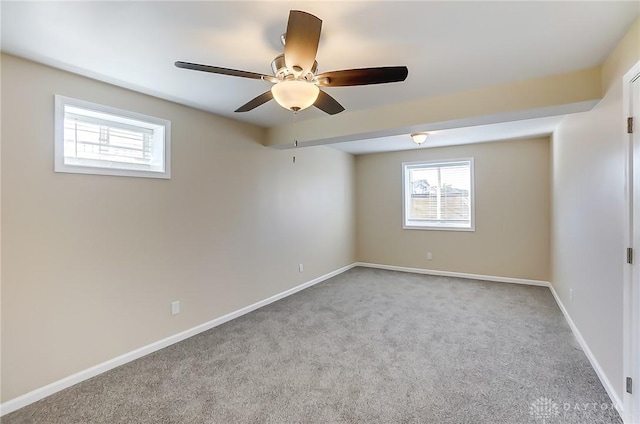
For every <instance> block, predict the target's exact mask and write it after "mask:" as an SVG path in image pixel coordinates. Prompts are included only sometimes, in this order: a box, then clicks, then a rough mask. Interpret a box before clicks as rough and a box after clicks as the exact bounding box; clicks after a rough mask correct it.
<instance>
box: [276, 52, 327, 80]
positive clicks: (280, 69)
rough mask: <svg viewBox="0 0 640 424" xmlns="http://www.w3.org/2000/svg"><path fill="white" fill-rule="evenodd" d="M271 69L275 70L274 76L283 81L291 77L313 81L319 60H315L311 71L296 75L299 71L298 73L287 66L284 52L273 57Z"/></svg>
mask: <svg viewBox="0 0 640 424" xmlns="http://www.w3.org/2000/svg"><path fill="white" fill-rule="evenodd" d="M271 70H272V71H273V76H275V77H276V78H278V79H279V80H281V81H284V80H289V79H300V80H304V81H309V82H312V81H313V79H314V78H315V74H316V71H317V70H318V62H317V61H315V60H314V61H313V67H312V68H311V70H310V71H309V72H307V73H306V74H302V75H299V76H296V75H297V74H299V73H296V72H294V71H293V70H291V69H289V68H288V67H287V64H286V63H285V61H284V54H281V55H278V56H276V58H275V59H273V62H271Z"/></svg>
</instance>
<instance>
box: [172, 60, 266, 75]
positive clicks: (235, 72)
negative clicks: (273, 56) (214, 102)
mask: <svg viewBox="0 0 640 424" xmlns="http://www.w3.org/2000/svg"><path fill="white" fill-rule="evenodd" d="M175 65H176V66H177V67H178V68H183V69H192V70H194V71H202V72H211V73H214V74H222V75H231V76H232V77H242V78H252V79H262V77H268V75H262V74H257V73H255V72H248V71H238V70H237V69H228V68H219V67H217V66H209V65H200V64H197V63H189V62H180V61H178V62H176V63H175Z"/></svg>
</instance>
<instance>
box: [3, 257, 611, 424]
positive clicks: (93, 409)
mask: <svg viewBox="0 0 640 424" xmlns="http://www.w3.org/2000/svg"><path fill="white" fill-rule="evenodd" d="M543 422H544V423H546V424H553V423H581V424H583V423H620V422H621V421H620V418H619V417H618V414H617V413H616V412H615V411H614V410H613V409H612V407H611V401H610V399H609V398H608V397H607V394H606V392H605V390H604V389H603V387H602V385H601V384H600V382H599V380H598V378H597V376H596V374H595V372H594V371H593V369H592V368H591V366H590V365H589V361H588V360H587V358H586V356H585V355H584V353H583V352H582V350H580V347H579V346H578V344H577V342H576V341H575V339H574V337H573V335H572V333H571V331H570V329H569V327H568V326H567V324H566V322H565V320H564V318H563V316H562V314H561V312H560V310H559V309H558V307H557V305H556V304H555V302H554V300H553V297H552V295H551V293H550V291H549V290H548V289H547V288H543V287H530V286H521V285H514V284H504V283H492V282H484V281H472V280H463V279H455V278H444V277H432V276H425V275H415V274H407V273H399V272H391V271H381V270H374V269H366V268H355V269H352V270H350V271H348V272H346V273H344V274H342V275H339V276H337V277H334V278H332V279H330V280H328V281H326V282H324V283H321V284H318V285H316V286H314V287H312V288H309V289H307V290H304V291H303V292H300V293H298V294H296V295H293V296H291V297H289V298H286V299H283V300H281V301H279V302H276V303H274V304H272V305H269V306H267V307H264V308H262V309H259V310H257V311H255V312H252V313H250V314H248V315H245V316H243V317H241V318H238V319H236V320H234V321H231V322H229V323H226V324H224V325H222V326H220V327H217V328H214V329H212V330H210V331H207V332H205V333H202V334H200V335H198V336H195V337H192V338H191V339H188V340H185V341H184V342H181V343H178V344H176V345H173V346H171V347H168V348H166V349H163V350H161V351H158V352H156V353H154V354H152V355H149V356H147V357H145V358H142V359H139V360H137V361H134V362H132V363H129V364H127V365H124V366H122V367H120V368H117V369H115V370H112V371H110V372H108V373H105V374H103V375H101V376H98V377H95V378H93V379H91V380H88V381H86V382H83V383H81V384H78V385H76V386H74V387H72V388H69V389H67V390H64V391H62V392H59V393H57V394H55V395H53V396H50V397H49V398H47V399H44V400H42V401H39V402H37V403H35V404H33V405H30V406H28V407H26V408H23V409H21V410H19V411H16V412H14V413H12V414H9V415H7V416H6V417H4V419H3V420H2V423H3V424H17V423H64V424H71V423H108V424H113V423H145V424H146V423H163V424H164V423H189V424H192V423H455V424H462V423H469V424H471V423H473V424H481V423H505V424H517V423H543Z"/></svg>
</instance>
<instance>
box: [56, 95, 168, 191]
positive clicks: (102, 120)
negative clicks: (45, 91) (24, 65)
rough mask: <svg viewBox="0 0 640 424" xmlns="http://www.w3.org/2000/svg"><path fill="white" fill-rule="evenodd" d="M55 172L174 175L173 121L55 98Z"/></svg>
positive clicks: (165, 176) (133, 175)
mask: <svg viewBox="0 0 640 424" xmlns="http://www.w3.org/2000/svg"><path fill="white" fill-rule="evenodd" d="M55 101H56V116H55V126H56V128H55V168H54V169H55V171H56V172H71V173H81V174H99V175H119V176H128V177H148V178H171V171H170V169H171V164H170V157H171V122H169V121H167V120H165V119H160V118H154V117H151V116H146V115H141V114H138V113H134V112H129V111H126V110H121V109H116V108H113V107H109V106H103V105H99V104H96V103H90V102H86V101H83V100H77V99H72V98H69V97H64V96H56V97H55Z"/></svg>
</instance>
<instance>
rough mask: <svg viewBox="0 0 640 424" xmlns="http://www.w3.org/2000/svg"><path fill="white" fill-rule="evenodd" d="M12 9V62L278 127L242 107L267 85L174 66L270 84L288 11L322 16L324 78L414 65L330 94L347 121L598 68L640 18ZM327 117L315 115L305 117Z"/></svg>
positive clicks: (562, 6) (322, 7) (602, 12)
mask: <svg viewBox="0 0 640 424" xmlns="http://www.w3.org/2000/svg"><path fill="white" fill-rule="evenodd" d="M0 7H1V19H2V21H1V23H2V32H1V36H2V39H1V46H2V51H4V52H7V53H10V54H14V55H17V56H21V57H24V58H27V59H31V60H34V61H37V62H41V63H44V64H48V65H51V66H54V67H58V68H61V69H65V70H69V71H72V72H76V73H79V74H82V75H86V76H89V77H92V78H95V79H98V80H102V81H106V82H109V83H113V84H117V85H120V86H123V87H126V88H130V89H133V90H136V91H140V92H143V93H147V94H151V95H154V96H157V97H160V98H164V99H168V100H172V101H176V102H179V103H183V104H186V105H190V106H193V107H196V108H199V109H204V110H207V111H211V112H213V113H216V114H219V115H223V116H228V117H231V118H234V119H239V120H242V121H246V122H250V123H254V124H257V125H260V126H265V127H270V126H277V125H281V124H287V123H290V122H291V119H292V118H291V115H290V112H288V111H286V110H284V109H282V108H280V107H279V106H277V105H276V104H275V102H269V103H267V104H265V105H263V106H261V107H259V108H257V109H255V110H253V111H250V112H246V113H242V114H239V113H234V112H233V111H234V110H235V109H236V108H237V107H238V106H240V105H242V104H244V103H245V102H247V101H248V100H250V99H252V98H253V97H255V96H257V95H258V94H260V93H262V92H264V91H266V90H268V89H269V87H270V85H269V84H268V83H266V82H263V81H259V80H250V79H243V78H234V77H229V76H224V75H214V74H208V73H203V72H195V71H189V70H184V69H178V68H175V67H174V65H173V63H174V62H175V61H176V60H183V61H188V62H197V63H203V64H209V65H215V66H221V67H228V68H234V69H242V70H248V71H253V72H259V73H267V74H269V73H270V63H271V60H272V59H273V58H274V57H275V56H276V55H278V54H279V53H281V51H282V47H281V45H280V40H279V38H280V34H282V33H283V32H284V31H285V29H286V23H287V18H288V12H289V10H290V9H299V10H305V11H308V12H310V13H313V14H315V15H316V16H318V17H320V18H321V19H323V29H322V37H321V40H320V47H319V49H318V56H317V59H318V63H319V68H320V69H319V70H320V71H329V70H338V69H346V68H359V67H372V66H386V65H388V66H391V65H406V66H408V68H409V77H408V78H407V80H406V81H405V82H403V83H394V84H386V85H378V86H362V87H334V88H328V89H327V92H328V93H329V94H331V95H332V96H333V97H335V98H336V99H337V100H338V101H339V102H341V103H342V104H343V105H344V106H345V108H346V109H347V111H349V110H363V109H367V108H371V107H377V106H381V105H383V104H393V103H400V102H405V101H410V100H416V99H419V98H424V97H428V96H433V95H438V94H445V93H452V92H457V91H461V90H466V89H471V88H476V87H481V86H487V85H493V84H500V83H505V82H509V81H516V80H525V79H530V78H535V77H540V76H546V75H552V74H558V73H563V72H569V71H574V70H579V69H584V68H589V67H592V66H596V65H599V64H600V63H602V61H603V60H604V59H605V57H606V55H607V54H608V53H609V52H610V51H611V49H612V48H613V46H615V44H616V43H617V41H618V40H619V39H620V38H621V37H622V35H623V34H624V33H625V32H626V30H627V29H628V27H629V26H630V25H631V23H633V22H634V21H635V19H637V17H638V15H639V14H640V2H637V1H624V2H621V1H602V2H598V1H587V2H541V1H511V2H484V1H470V2H458V1H448V2H447V1H445V2H436V1H429V2H399V1H356V2H346V1H340V2H337V1H333V2H327V1H323V2H315V1H287V2H272V1H258V2H245V1H234V2H223V1H196V2H166V1H158V2H156V1H143V2H124V1H108V2H97V1H90V2H30V1H28V2H7V1H2V2H1V3H0ZM323 115H324V114H323V113H322V112H320V111H319V110H317V109H314V108H310V109H308V110H305V111H303V112H301V113H300V114H299V116H298V118H297V119H298V120H305V119H312V118H317V117H320V116H323ZM436 137H437V136H436V135H434V137H433V138H434V140H435V139H436ZM359 143H361V142H359ZM353 146H355V145H352V147H353ZM348 148H350V147H344V149H345V150H347V149H348ZM353 148H354V149H356V150H357V149H358V148H357V147H353Z"/></svg>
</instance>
